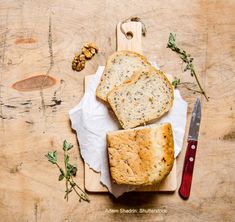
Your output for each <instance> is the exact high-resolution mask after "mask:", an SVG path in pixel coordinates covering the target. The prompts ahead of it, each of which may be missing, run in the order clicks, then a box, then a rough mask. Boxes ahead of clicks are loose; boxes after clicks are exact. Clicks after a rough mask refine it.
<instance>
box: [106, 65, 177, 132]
mask: <svg viewBox="0 0 235 222" xmlns="http://www.w3.org/2000/svg"><path fill="white" fill-rule="evenodd" d="M107 98H108V102H109V104H110V106H111V108H112V109H113V111H114V113H115V114H116V116H117V118H118V120H119V123H120V124H121V126H122V127H123V128H124V129H129V128H133V127H136V126H139V125H145V124H146V123H148V122H151V121H153V120H155V119H157V118H159V117H161V116H162V115H163V114H164V113H166V112H167V111H168V110H169V109H170V108H171V107H172V104H173V99H174V92H173V86H172V84H171V83H170V82H169V80H168V79H167V77H166V76H165V75H164V73H163V72H161V71H159V70H157V69H155V68H154V67H149V69H148V70H147V71H146V70H142V71H137V72H136V73H135V74H134V75H133V76H132V78H131V79H130V80H128V81H126V82H125V83H124V84H122V85H119V86H117V87H115V88H114V89H113V90H112V91H111V92H110V93H109V94H108V96H107Z"/></svg>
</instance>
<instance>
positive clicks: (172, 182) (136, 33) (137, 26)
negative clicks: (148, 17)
mask: <svg viewBox="0 0 235 222" xmlns="http://www.w3.org/2000/svg"><path fill="white" fill-rule="evenodd" d="M120 25H121V24H120V23H119V24H118V25H117V51H120V50H130V51H135V52H138V53H140V54H142V30H141V29H142V25H141V23H140V22H128V23H124V24H123V29H124V31H125V32H126V33H128V36H129V38H126V36H125V35H124V34H123V33H122V32H121V29H120ZM92 76H94V75H89V76H86V77H85V90H86V89H87V86H88V84H89V81H90V79H91V78H92ZM85 188H86V190H87V191H89V192H108V190H107V188H106V187H105V186H103V185H102V184H101V183H100V173H97V172H95V171H94V170H92V169H90V168H89V166H88V165H87V164H85ZM176 188H177V180H176V161H174V166H173V169H172V171H171V172H170V174H169V175H168V176H167V177H166V179H165V180H164V181H162V183H161V184H159V185H151V186H145V187H143V188H139V189H138V190H137V191H157V192H161V191H164V192H167V191H169V192H172V191H175V190H176Z"/></svg>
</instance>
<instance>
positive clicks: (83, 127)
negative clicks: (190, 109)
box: [69, 63, 187, 197]
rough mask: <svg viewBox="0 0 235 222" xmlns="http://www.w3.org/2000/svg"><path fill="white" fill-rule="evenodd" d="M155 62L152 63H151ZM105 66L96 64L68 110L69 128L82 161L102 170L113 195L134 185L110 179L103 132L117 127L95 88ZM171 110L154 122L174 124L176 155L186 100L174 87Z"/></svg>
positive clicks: (181, 138) (181, 140)
mask: <svg viewBox="0 0 235 222" xmlns="http://www.w3.org/2000/svg"><path fill="white" fill-rule="evenodd" d="M153 65H154V66H156V64H155V63H153ZM103 70H104V66H99V68H98V70H97V72H96V75H94V77H92V79H91V80H90V82H89V85H88V88H87V89H86V92H85V94H84V96H83V98H82V99H81V101H80V103H79V104H78V105H77V106H75V107H74V108H73V109H71V110H70V111H69V116H70V119H71V123H72V128H73V129H74V130H75V131H76V133H77V138H78V141H79V145H80V152H81V155H82V157H83V159H84V161H85V162H86V163H87V164H88V165H89V166H90V168H92V169H93V170H95V171H97V172H101V183H102V184H104V185H105V186H106V187H107V188H108V190H109V192H111V193H112V194H113V195H114V196H115V197H118V196H120V195H122V194H123V193H124V192H128V191H131V190H133V189H134V188H133V186H126V185H116V184H114V183H112V181H111V179H110V173H109V166H108V155H107V146H106V132H108V131H114V130H118V129H119V126H118V124H117V122H116V121H115V120H114V118H113V117H112V116H111V115H110V112H109V111H108V109H107V107H106V106H105V105H104V104H103V103H101V102H99V101H98V100H97V99H96V95H95V91H96V88H97V86H98V84H99V81H100V78H101V75H102V73H103ZM174 96H175V98H174V103H173V107H172V108H171V110H170V111H169V112H168V113H167V114H166V115H165V116H164V117H162V118H161V119H160V120H158V121H156V123H163V122H170V123H171V124H172V128H173V135H174V146H175V157H177V155H178V154H179V153H180V151H181V148H182V145H183V138H184V132H185V126H186V117H187V103H186V102H185V101H184V100H183V99H182V98H181V96H180V93H179V91H178V90H175V91H174Z"/></svg>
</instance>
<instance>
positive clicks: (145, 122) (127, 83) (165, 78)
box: [107, 66, 174, 129]
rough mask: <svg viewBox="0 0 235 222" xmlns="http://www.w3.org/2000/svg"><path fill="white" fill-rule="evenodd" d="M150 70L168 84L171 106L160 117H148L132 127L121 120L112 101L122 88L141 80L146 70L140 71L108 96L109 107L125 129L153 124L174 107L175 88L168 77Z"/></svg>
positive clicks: (160, 72)
mask: <svg viewBox="0 0 235 222" xmlns="http://www.w3.org/2000/svg"><path fill="white" fill-rule="evenodd" d="M148 69H149V73H150V72H154V73H156V74H157V75H159V76H160V77H161V78H162V80H163V81H164V82H166V84H167V86H168V88H169V93H170V95H171V96H170V100H169V106H168V107H166V106H165V107H164V109H163V110H162V112H161V113H159V115H158V116H155V115H152V116H148V117H146V118H144V119H143V120H140V121H139V122H138V123H135V124H132V125H127V124H126V123H125V122H123V121H122V120H121V118H120V117H119V114H118V113H117V110H116V108H115V105H114V103H113V101H112V98H113V97H114V93H115V92H117V91H119V90H120V89H122V88H126V87H128V86H131V85H133V84H135V83H136V82H137V81H138V80H139V78H140V77H141V75H142V73H143V71H146V70H139V71H136V72H135V73H134V74H133V75H132V77H131V79H130V80H127V81H125V82H124V83H123V84H121V85H119V86H116V87H114V88H113V89H112V90H111V91H110V92H109V93H108V95H107V100H108V103H109V105H110V106H111V108H112V109H113V111H114V113H115V115H116V117H117V118H118V120H119V122H120V125H121V126H122V127H123V128H124V129H129V128H133V127H136V126H139V125H146V124H147V123H150V122H153V121H155V120H157V119H158V118H160V117H161V116H163V115H164V114H165V113H166V112H167V111H169V109H170V108H171V107H172V106H173V101H174V88H173V86H172V84H171V82H170V81H169V80H168V78H167V77H166V75H165V74H164V73H163V72H162V71H160V70H158V69H156V68H155V67H153V66H149V67H148Z"/></svg>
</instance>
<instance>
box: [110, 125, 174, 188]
mask: <svg viewBox="0 0 235 222" xmlns="http://www.w3.org/2000/svg"><path fill="white" fill-rule="evenodd" d="M107 144H108V157H109V164H110V173H111V177H112V180H113V182H115V183H117V184H130V185H152V184H156V183H160V182H161V181H162V180H163V179H164V178H165V177H166V176H167V175H168V174H169V172H170V171H171V169H172V167H173V163H174V142H173V135H172V129H171V125H170V124H169V123H164V124H161V125H156V124H155V125H149V126H145V127H139V128H136V129H129V130H119V131H115V132H111V133H108V134H107Z"/></svg>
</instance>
